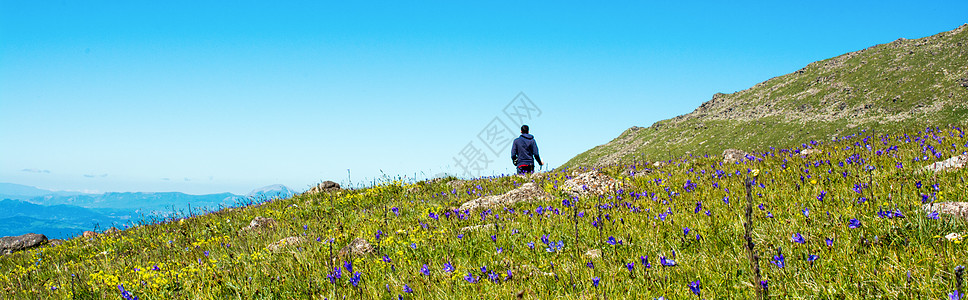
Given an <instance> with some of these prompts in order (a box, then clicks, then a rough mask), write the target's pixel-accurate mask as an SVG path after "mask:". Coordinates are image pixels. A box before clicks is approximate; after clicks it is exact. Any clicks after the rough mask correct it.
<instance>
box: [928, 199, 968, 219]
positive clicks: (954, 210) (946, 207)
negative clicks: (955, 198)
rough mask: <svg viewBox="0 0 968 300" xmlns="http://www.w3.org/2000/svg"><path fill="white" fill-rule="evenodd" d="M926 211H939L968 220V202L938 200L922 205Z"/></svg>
mask: <svg viewBox="0 0 968 300" xmlns="http://www.w3.org/2000/svg"><path fill="white" fill-rule="evenodd" d="M921 209H923V210H924V212H926V213H929V214H930V213H932V212H938V213H941V214H948V215H952V216H956V217H961V218H964V219H966V220H968V202H938V203H928V204H925V205H922V206H921Z"/></svg>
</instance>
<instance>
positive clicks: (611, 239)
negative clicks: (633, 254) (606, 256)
mask: <svg viewBox="0 0 968 300" xmlns="http://www.w3.org/2000/svg"><path fill="white" fill-rule="evenodd" d="M621 243H622V242H618V241H616V240H615V237H614V236H609V237H608V244H609V245H612V246H615V244H621Z"/></svg>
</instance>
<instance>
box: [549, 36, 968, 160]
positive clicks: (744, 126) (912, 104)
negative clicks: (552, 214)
mask: <svg viewBox="0 0 968 300" xmlns="http://www.w3.org/2000/svg"><path fill="white" fill-rule="evenodd" d="M966 29H968V24H964V25H961V26H959V27H957V28H955V29H953V30H951V31H947V32H942V33H938V34H935V35H932V36H928V37H923V38H918V39H903V38H901V39H897V40H895V41H893V42H890V43H885V44H879V45H874V46H871V47H868V48H865V49H862V50H858V51H853V52H848V53H845V54H842V55H838V56H836V57H832V58H828V59H824V60H820V61H816V62H813V63H810V64H807V65H806V66H804V67H803V68H801V69H799V70H796V71H793V72H791V73H788V74H784V75H780V76H776V77H773V78H770V79H768V80H766V81H763V82H760V83H757V84H755V85H753V86H752V87H750V88H747V89H745V90H741V91H737V92H734V93H730V94H725V93H716V94H714V95H713V97H712V99H710V100H709V101H706V102H704V103H702V104H701V105H700V106H699V107H697V108H696V109H695V110H693V111H692V112H689V113H686V114H683V115H679V116H676V117H673V118H670V119H666V120H661V121H658V122H655V123H653V124H652V125H651V126H649V127H638V126H633V127H631V128H629V129H627V130H625V131H623V132H622V133H621V134H620V135H619V136H618V137H616V138H615V139H613V140H612V141H610V142H608V143H606V144H603V145H599V146H596V147H594V148H592V149H590V150H588V151H586V152H583V153H581V154H578V155H576V156H575V157H574V158H572V159H571V160H569V161H568V162H566V163H565V164H564V165H563V167H597V166H603V165H608V164H617V163H623V162H630V161H633V160H646V161H659V160H666V159H671V158H672V157H675V156H676V155H682V154H685V152H691V153H699V154H718V153H721V151H723V150H725V149H728V148H740V149H743V150H747V151H749V150H754V149H763V148H766V147H768V146H776V147H787V146H795V145H798V144H800V143H804V142H807V141H809V140H817V139H829V138H833V137H836V136H842V135H844V134H846V133H847V132H853V131H857V130H861V129H871V130H875V131H881V132H884V133H889V132H898V131H900V130H910V129H913V128H916V127H919V126H926V125H928V124H936V125H937V124H956V123H958V124H960V123H962V122H963V121H962V120H964V116H965V115H968V105H966V102H965V99H966V98H968V30H966ZM767 126H769V127H770V128H769V129H764V127H767ZM752 132H759V134H752Z"/></svg>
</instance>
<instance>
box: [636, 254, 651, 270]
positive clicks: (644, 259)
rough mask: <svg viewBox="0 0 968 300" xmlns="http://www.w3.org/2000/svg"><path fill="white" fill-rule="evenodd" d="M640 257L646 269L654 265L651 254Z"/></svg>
mask: <svg viewBox="0 0 968 300" xmlns="http://www.w3.org/2000/svg"><path fill="white" fill-rule="evenodd" d="M639 259H641V260H642V267H645V268H646V269H648V268H651V267H652V264H650V263H649V256H648V255H646V256H639Z"/></svg>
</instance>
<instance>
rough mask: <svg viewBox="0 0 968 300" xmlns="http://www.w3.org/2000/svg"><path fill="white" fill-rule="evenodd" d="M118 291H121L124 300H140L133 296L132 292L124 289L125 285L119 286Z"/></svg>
mask: <svg viewBox="0 0 968 300" xmlns="http://www.w3.org/2000/svg"><path fill="white" fill-rule="evenodd" d="M118 290H120V291H121V297H122V298H124V299H125V300H138V297H137V296H134V295H131V292H128V291H127V290H125V289H124V285H123V284H119V285H118Z"/></svg>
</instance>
